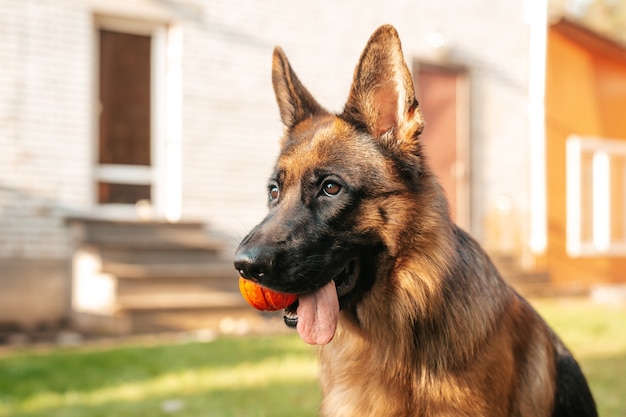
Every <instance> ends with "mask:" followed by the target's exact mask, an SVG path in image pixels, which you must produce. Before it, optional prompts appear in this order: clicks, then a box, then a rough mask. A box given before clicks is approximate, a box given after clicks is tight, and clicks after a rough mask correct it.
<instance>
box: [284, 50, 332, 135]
mask: <svg viewBox="0 0 626 417" xmlns="http://www.w3.org/2000/svg"><path fill="white" fill-rule="evenodd" d="M272 84H273V86H274V94H276V101H277V102H278V108H279V110H280V118H281V120H282V121H283V124H284V125H285V126H286V127H287V128H292V127H294V126H295V125H296V124H298V123H299V122H301V121H302V120H304V119H306V118H308V117H311V116H314V115H316V114H321V113H325V110H324V109H323V108H322V106H320V105H319V104H318V103H317V101H315V99H314V98H313V96H312V95H311V93H309V91H308V90H307V89H306V88H305V87H304V86H303V85H302V83H301V82H300V80H299V79H298V77H297V76H296V73H295V72H293V69H292V68H291V65H289V61H288V60H287V57H286V56H285V53H284V52H283V50H282V49H281V48H280V47H279V46H277V47H276V48H274V57H273V59H272Z"/></svg>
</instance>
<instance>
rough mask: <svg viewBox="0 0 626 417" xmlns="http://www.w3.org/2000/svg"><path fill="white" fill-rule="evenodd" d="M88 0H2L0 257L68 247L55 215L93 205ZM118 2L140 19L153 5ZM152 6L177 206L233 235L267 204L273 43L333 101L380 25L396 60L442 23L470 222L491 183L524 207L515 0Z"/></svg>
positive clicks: (421, 49) (475, 223)
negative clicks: (168, 102)
mask: <svg viewBox="0 0 626 417" xmlns="http://www.w3.org/2000/svg"><path fill="white" fill-rule="evenodd" d="M95 3H98V2H97V1H96V0H91V1H87V0H0V62H2V65H0V149H1V151H0V257H11V256H23V257H62V256H64V255H65V254H66V250H67V248H66V246H67V243H66V242H67V241H66V238H65V231H64V227H63V223H62V218H63V216H65V215H67V214H69V213H81V212H82V213H87V212H88V211H89V208H90V205H91V192H92V188H91V187H92V185H91V182H92V167H91V162H90V161H91V158H92V156H91V155H92V142H93V138H92V131H91V129H92V123H91V118H92V115H93V113H92V111H93V108H92V100H93V96H92V94H93V92H92V85H91V83H92V75H93V74H92V57H91V54H92V50H91V48H92V43H91V36H92V30H93V11H94V8H93V6H92V4H95ZM100 3H102V2H100ZM121 3H123V4H125V6H124V7H126V9H128V10H133V12H132V14H133V15H134V16H135V17H137V16H140V15H141V10H142V9H141V7H140V6H141V5H142V4H144V5H145V4H147V3H150V2H147V1H144V0H142V1H140V0H133V1H131V0H128V1H127V2H121ZM150 4H154V3H150ZM159 4H160V7H161V8H162V9H163V10H164V14H165V15H169V16H171V20H172V22H176V23H177V24H179V25H181V26H182V28H183V116H182V122H183V126H182V129H183V132H182V138H183V139H182V140H183V144H182V145H183V148H182V152H183V172H182V181H183V184H182V198H183V201H182V208H183V215H184V218H192V219H200V220H205V221H208V222H209V223H210V224H211V225H213V226H214V227H216V228H218V229H221V230H223V231H225V232H227V233H230V234H232V235H233V236H234V237H235V238H236V237H238V236H239V237H241V236H243V235H244V234H245V233H246V232H247V230H248V229H249V228H250V227H252V226H253V225H254V224H256V223H257V222H258V221H259V220H260V219H261V218H262V217H263V215H264V213H265V198H266V196H265V189H266V187H265V182H266V178H267V176H268V175H269V173H270V169H271V166H272V164H273V162H274V158H275V156H276V154H277V152H278V139H279V137H280V135H281V132H282V127H281V125H280V123H279V116H278V110H277V108H276V105H275V102H274V96H273V91H272V86H271V76H270V64H271V54H272V49H273V47H274V45H276V44H280V45H281V46H282V47H283V49H284V50H285V52H286V53H287V55H288V57H289V59H290V61H291V63H292V65H293V66H294V68H295V70H296V72H297V73H298V75H299V77H300V78H301V79H302V81H303V82H304V83H305V85H306V86H307V87H308V88H309V89H310V90H311V92H312V93H313V94H314V95H315V96H316V97H317V98H318V100H319V101H320V102H321V103H322V104H323V105H325V106H326V107H327V108H329V109H330V110H336V111H339V110H341V107H342V106H343V103H344V101H345V99H346V97H347V94H348V89H349V86H350V81H351V77H352V72H353V69H354V66H355V65H356V62H357V59H358V56H359V54H360V53H361V50H362V48H363V47H364V45H365V42H366V41H367V39H368V37H369V35H370V34H371V33H372V32H373V31H374V30H375V28H376V27H378V26H379V25H381V24H383V23H392V24H394V25H395V26H396V27H397V29H398V31H399V32H400V35H401V37H402V40H403V45H404V48H405V53H406V55H407V59H409V60H411V59H413V58H418V57H425V56H428V54H429V53H430V51H429V47H428V45H427V42H426V39H427V37H428V35H430V34H431V33H433V32H440V33H442V34H444V35H445V36H446V39H447V41H448V44H449V45H450V47H451V50H452V56H453V58H454V60H455V61H458V62H460V63H463V64H465V65H467V66H468V67H469V69H470V76H471V88H472V105H473V108H472V132H471V135H472V158H473V160H472V167H471V176H472V193H473V194H472V209H473V217H472V229H473V232H474V233H478V234H479V233H480V229H481V222H482V217H483V215H484V212H485V210H486V207H487V205H488V204H489V202H490V201H492V200H493V199H495V198H496V197H497V196H498V195H500V194H502V193H506V194H509V195H510V196H512V197H513V198H514V201H515V203H516V205H517V206H518V207H519V209H520V210H522V211H525V210H526V202H527V200H528V175H527V166H528V154H527V148H528V145H527V139H528V138H527V136H528V133H527V115H526V96H527V74H526V73H527V63H526V55H527V50H528V45H527V38H528V33H527V30H528V28H527V26H526V24H525V23H524V21H523V18H522V2H502V1H498V0H472V1H459V0H440V1H437V2H430V1H423V2H408V1H406V2H378V1H374V0H358V1H357V0H350V1H342V2H336V1H331V0H320V1H317V2H308V3H302V2H293V1H289V0H270V1H264V2H258V1H254V0H175V1H171V2H163V3H162V4H161V3H159ZM133 5H137V7H136V8H133V7H131V6H133ZM142 7H143V6H142Z"/></svg>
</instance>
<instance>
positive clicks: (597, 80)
mask: <svg viewBox="0 0 626 417" xmlns="http://www.w3.org/2000/svg"><path fill="white" fill-rule="evenodd" d="M545 114H546V163H547V167H546V168H547V216H548V218H547V223H548V231H547V237H548V242H547V251H546V267H547V270H548V271H549V273H550V277H551V281H552V282H553V283H554V284H555V285H563V284H569V285H572V284H580V285H581V286H584V287H588V286H590V285H593V284H597V283H619V282H621V283H624V282H626V48H625V47H624V46H622V45H620V44H618V43H615V42H613V41H611V40H609V39H608V38H605V37H603V36H600V35H598V34H596V33H593V32H591V31H589V30H588V29H586V28H584V27H582V26H580V25H578V24H577V23H575V22H572V21H570V20H566V19H562V20H559V21H558V22H556V23H553V24H552V25H550V26H549V28H548V35H547V75H546V113H545Z"/></svg>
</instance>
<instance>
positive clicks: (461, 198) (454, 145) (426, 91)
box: [414, 64, 469, 228]
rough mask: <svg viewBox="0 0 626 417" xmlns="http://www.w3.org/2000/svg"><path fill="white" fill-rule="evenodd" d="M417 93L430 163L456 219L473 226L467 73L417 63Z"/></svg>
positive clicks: (460, 222) (462, 224)
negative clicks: (471, 216)
mask: <svg viewBox="0 0 626 417" xmlns="http://www.w3.org/2000/svg"><path fill="white" fill-rule="evenodd" d="M414 73H415V78H416V93H417V98H418V101H419V102H420V107H421V109H422V112H423V114H424V120H425V122H426V127H425V129H424V133H423V135H422V138H423V140H424V145H425V152H426V156H427V158H428V161H429V164H430V167H431V169H432V170H433V172H434V173H435V175H436V176H437V177H438V178H439V182H440V183H441V185H442V186H443V188H444V190H445V192H446V196H447V197H448V202H449V204H450V214H451V215H452V218H453V219H454V220H455V221H456V222H457V223H459V224H460V225H461V226H463V227H466V228H467V227H469V224H468V223H469V181H468V170H467V168H468V163H469V152H468V148H469V141H468V135H467V126H466V125H467V120H468V118H467V114H468V113H469V106H468V103H467V93H466V92H465V91H464V90H465V89H466V83H465V78H466V77H465V72H464V71H463V70H461V69H457V68H449V67H444V66H435V65H425V64H417V65H416V70H415V71H414Z"/></svg>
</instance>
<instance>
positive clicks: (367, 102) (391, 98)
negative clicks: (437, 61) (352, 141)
mask: <svg viewBox="0 0 626 417" xmlns="http://www.w3.org/2000/svg"><path fill="white" fill-rule="evenodd" d="M342 117H344V118H345V119H347V120H349V121H351V122H352V123H355V124H357V125H360V126H363V127H365V128H366V129H367V130H368V132H369V133H370V134H371V135H372V136H374V137H375V138H376V139H378V140H379V141H380V142H381V144H382V145H383V146H385V147H388V148H394V149H399V150H401V151H406V152H415V151H416V149H417V140H418V136H419V134H420V133H421V132H422V130H423V128H424V119H423V118H422V113H421V111H420V109H419V106H418V102H417V100H416V99H415V92H414V90H413V81H412V80H411V74H410V73H409V69H408V68H407V66H406V63H405V61H404V56H403V54H402V47H401V45H400V38H399V37H398V32H396V30H395V28H394V27H393V26H391V25H385V26H381V27H380V28H378V30H376V32H374V34H373V35H372V36H371V38H370V40H369V41H368V43H367V45H366V46H365V50H364V51H363V53H362V54H361V58H360V60H359V63H358V65H357V67H356V69H355V71H354V80H353V82H352V88H351V91H350V96H349V97H348V102H347V103H346V106H345V109H344V112H343V114H342Z"/></svg>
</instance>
